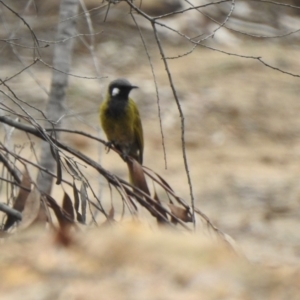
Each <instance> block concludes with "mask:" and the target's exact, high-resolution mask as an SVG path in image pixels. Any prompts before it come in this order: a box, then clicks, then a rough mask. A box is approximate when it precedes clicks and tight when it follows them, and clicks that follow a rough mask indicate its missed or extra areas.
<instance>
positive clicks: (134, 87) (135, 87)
mask: <svg viewBox="0 0 300 300" xmlns="http://www.w3.org/2000/svg"><path fill="white" fill-rule="evenodd" d="M138 88H139V87H138V86H136V85H132V86H131V89H138Z"/></svg>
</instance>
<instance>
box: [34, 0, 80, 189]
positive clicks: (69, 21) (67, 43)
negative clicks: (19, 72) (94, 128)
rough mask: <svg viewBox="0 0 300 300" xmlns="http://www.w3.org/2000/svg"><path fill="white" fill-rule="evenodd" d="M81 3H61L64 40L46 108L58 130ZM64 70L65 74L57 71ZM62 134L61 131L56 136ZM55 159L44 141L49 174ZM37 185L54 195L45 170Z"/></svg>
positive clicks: (61, 36) (56, 50)
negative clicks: (73, 37) (76, 16)
mask: <svg viewBox="0 0 300 300" xmlns="http://www.w3.org/2000/svg"><path fill="white" fill-rule="evenodd" d="M77 11H78V0H61V3H60V13H59V24H58V28H57V36H56V41H62V42H59V43H57V44H55V48H54V56H53V67H54V69H53V73H52V83H51V90H50V95H49V101H48V104H47V108H46V115H47V118H48V120H49V121H50V122H54V123H55V124H54V125H51V124H50V125H51V126H55V127H60V124H61V119H62V117H63V115H64V114H65V107H64V101H65V96H66V88H67V86H68V75H67V74H68V73H69V70H70V63H71V57H72V50H73V40H74V39H72V38H71V37H72V36H74V35H75V34H76V18H72V17H74V16H75V15H76V14H77ZM55 69H58V70H60V71H61V72H58V71H56V70H55ZM56 134H57V135H58V134H59V133H58V132H57V133H56ZM55 164H56V162H55V160H54V159H53V157H52V154H51V150H50V147H49V144H48V143H47V142H42V145H41V155H40V165H41V166H42V167H44V168H46V169H47V170H49V171H53V170H54V168H55ZM37 184H38V187H39V189H40V190H41V191H43V192H45V193H47V194H50V192H51V187H52V176H50V175H48V174H46V173H45V172H43V171H39V173H38V178H37Z"/></svg>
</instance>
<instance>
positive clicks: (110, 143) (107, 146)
mask: <svg viewBox="0 0 300 300" xmlns="http://www.w3.org/2000/svg"><path fill="white" fill-rule="evenodd" d="M114 145H115V144H114V142H112V141H110V142H107V143H106V145H105V150H106V153H108V152H109V151H110V149H111V148H112V147H113V146H114Z"/></svg>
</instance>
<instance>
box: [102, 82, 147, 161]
mask: <svg viewBox="0 0 300 300" xmlns="http://www.w3.org/2000/svg"><path fill="white" fill-rule="evenodd" d="M135 88H138V87H137V86H135V85H131V84H130V82H129V81H128V80H126V79H124V78H119V79H116V80H114V81H112V82H111V83H110V84H109V86H108V91H107V94H106V97H105V99H104V101H103V102H102V104H101V105H100V122H101V126H102V128H103V130H104V132H105V134H106V136H107V139H108V141H109V143H111V144H112V145H114V146H115V147H116V148H117V149H118V150H119V151H120V152H121V156H122V158H123V159H124V161H127V158H128V156H131V157H133V158H134V159H135V160H136V161H138V162H139V163H140V164H142V163H143V151H144V137H143V127H142V123H141V118H140V114H139V110H138V108H137V106H136V104H135V102H134V101H133V100H132V99H131V98H129V93H130V91H131V90H132V89H135Z"/></svg>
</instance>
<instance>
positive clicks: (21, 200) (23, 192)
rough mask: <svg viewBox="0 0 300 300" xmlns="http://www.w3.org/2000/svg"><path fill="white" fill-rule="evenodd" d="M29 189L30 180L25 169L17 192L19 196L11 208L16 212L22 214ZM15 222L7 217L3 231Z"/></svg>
mask: <svg viewBox="0 0 300 300" xmlns="http://www.w3.org/2000/svg"><path fill="white" fill-rule="evenodd" d="M30 188H31V178H30V175H29V173H28V170H27V169H25V172H24V173H23V177H22V181H21V187H20V190H19V194H18V196H17V198H16V200H15V202H14V205H13V208H14V209H15V210H17V211H20V212H22V211H23V209H24V207H25V203H26V199H27V197H28V195H29V193H30ZM15 222H16V219H15V218H14V217H13V216H11V215H9V216H8V217H7V219H6V222H5V224H4V230H8V229H9V228H10V227H11V226H12V225H13V224H14V223H15Z"/></svg>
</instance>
